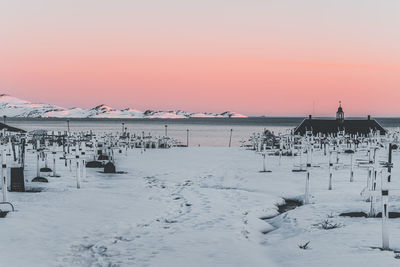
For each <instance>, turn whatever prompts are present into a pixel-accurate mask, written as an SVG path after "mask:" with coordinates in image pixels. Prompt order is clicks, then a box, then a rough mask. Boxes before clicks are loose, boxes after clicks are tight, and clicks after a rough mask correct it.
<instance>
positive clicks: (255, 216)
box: [0, 148, 400, 266]
mask: <svg viewBox="0 0 400 267" xmlns="http://www.w3.org/2000/svg"><path fill="white" fill-rule="evenodd" d="M28 156H29V157H30V158H32V159H33V156H34V155H32V154H29V155H28ZM360 156H362V152H361V154H360ZM399 158H400V157H399V156H398V155H397V154H396V155H395V166H396V163H397V162H396V161H398V160H399ZM268 159H270V160H271V159H273V162H268V164H269V167H270V168H271V169H272V171H273V172H272V173H259V172H258V170H259V169H260V168H261V166H262V165H261V164H262V161H261V157H260V156H259V155H257V154H255V153H254V152H252V151H245V150H243V149H239V148H230V149H229V148H190V149H185V148H175V149H171V150H148V151H146V152H145V153H143V154H141V153H140V151H139V150H134V151H130V154H129V156H128V158H125V157H124V156H119V159H118V161H117V168H118V170H123V171H126V172H127V173H126V174H118V175H106V174H102V173H98V172H97V170H94V169H88V177H87V179H86V181H84V182H83V183H82V188H81V189H80V190H77V189H76V188H75V187H76V185H75V178H74V174H75V172H74V171H72V172H71V173H70V172H69V170H68V169H66V168H65V167H64V166H63V165H62V164H63V162H60V164H59V166H58V170H59V171H60V174H61V178H49V179H50V183H49V184H44V185H34V186H42V187H44V188H45V191H43V192H41V193H10V194H9V198H10V200H11V201H12V202H13V203H14V204H15V206H16V208H17V210H18V211H17V212H15V213H10V214H8V216H7V217H6V218H5V219H1V220H0V237H1V239H0V258H1V259H2V260H3V263H4V264H6V265H5V266H186V265H189V264H190V265H191V266H274V265H277V266H313V265H314V266H321V265H341V266H352V265H353V266H354V265H355V264H357V263H362V264H364V265H365V266H370V265H373V263H379V262H380V263H384V264H385V265H386V266H397V265H398V264H400V260H397V259H395V258H394V253H393V252H381V251H379V250H376V249H375V250H374V249H371V247H373V246H380V226H381V224H380V220H379V219H361V218H359V219H358V218H354V219H352V218H341V217H338V216H337V215H338V214H339V213H340V212H345V211H361V210H363V211H368V207H369V206H368V205H369V203H367V202H365V201H364V199H363V198H362V197H361V196H360V194H359V193H360V191H361V190H362V188H363V187H364V186H365V178H366V170H365V169H356V172H355V182H353V183H349V182H348V169H343V170H342V169H340V170H337V171H335V174H334V175H335V176H334V190H333V191H328V190H326V189H327V166H326V163H327V160H326V158H325V157H323V156H322V155H321V156H319V157H316V158H315V161H316V162H319V163H321V167H320V168H313V170H312V174H311V194H312V195H313V198H312V204H311V205H306V206H301V207H299V208H297V209H295V210H292V211H289V212H287V213H285V214H283V215H280V216H278V217H275V218H273V219H270V220H268V222H267V221H263V220H261V219H260V218H261V217H270V216H273V215H277V214H278V212H277V208H276V206H275V204H279V203H283V199H282V198H297V199H298V198H301V197H302V195H303V192H304V179H305V174H304V173H292V172H291V168H292V159H291V158H283V160H282V166H279V165H278V160H277V157H273V158H271V157H269V158H268ZM342 160H343V161H345V160H347V158H343V159H342ZM27 162H31V161H30V160H28V161H27ZM324 164H325V165H324ZM27 170H29V171H27V172H26V177H27V178H29V179H31V178H32V177H33V176H34V167H33V165H32V166H31V165H29V166H28V168H27ZM399 173H400V172H399V171H397V169H396V168H395V169H394V173H393V177H394V182H393V187H396V188H400V183H399V181H397V180H399V179H397V177H399V175H398V174H399ZM396 198H397V203H400V202H399V201H398V200H400V197H395V196H393V197H392V198H391V203H392V204H391V207H392V209H397V210H398V211H400V204H397V203H394V202H395V199H396ZM377 207H378V209H379V207H380V206H379V204H378V205H377ZM328 216H329V217H332V218H328ZM325 219H329V220H332V221H333V222H335V223H340V224H341V225H343V227H341V228H338V229H333V230H322V229H320V228H319V227H317V226H316V225H317V224H318V223H321V222H322V221H323V220H325ZM390 228H391V247H393V248H399V249H400V231H399V230H400V219H397V220H396V219H393V220H390ZM273 229H275V230H273ZM270 230H273V231H271V232H269V233H268V234H265V235H264V234H262V232H267V231H270ZM307 241H311V242H310V247H311V248H310V249H308V250H301V249H299V248H298V245H299V244H304V243H305V242H307Z"/></svg>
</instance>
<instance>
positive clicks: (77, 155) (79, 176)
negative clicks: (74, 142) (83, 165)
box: [75, 149, 81, 189]
mask: <svg viewBox="0 0 400 267" xmlns="http://www.w3.org/2000/svg"><path fill="white" fill-rule="evenodd" d="M75 151H76V155H75V158H76V188H78V189H79V188H81V170H80V160H79V154H78V149H76V150H75Z"/></svg>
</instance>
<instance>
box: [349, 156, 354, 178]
mask: <svg viewBox="0 0 400 267" xmlns="http://www.w3.org/2000/svg"><path fill="white" fill-rule="evenodd" d="M353 181H354V171H353V153H352V154H351V156H350V182H353Z"/></svg>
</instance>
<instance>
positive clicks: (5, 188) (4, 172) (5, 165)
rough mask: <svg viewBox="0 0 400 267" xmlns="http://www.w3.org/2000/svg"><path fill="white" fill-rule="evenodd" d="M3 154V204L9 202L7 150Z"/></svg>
mask: <svg viewBox="0 0 400 267" xmlns="http://www.w3.org/2000/svg"><path fill="white" fill-rule="evenodd" d="M2 152H3V153H2V154H1V158H2V165H1V177H2V189H3V202H8V195H7V194H8V191H7V158H6V149H5V147H4V149H3V151H2Z"/></svg>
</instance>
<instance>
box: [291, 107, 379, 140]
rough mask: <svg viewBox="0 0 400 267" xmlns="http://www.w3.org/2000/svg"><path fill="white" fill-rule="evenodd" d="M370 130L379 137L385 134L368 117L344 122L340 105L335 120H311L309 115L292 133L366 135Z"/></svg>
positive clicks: (374, 121)
mask: <svg viewBox="0 0 400 267" xmlns="http://www.w3.org/2000/svg"><path fill="white" fill-rule="evenodd" d="M371 130H373V131H379V132H380V134H381V135H384V134H385V133H386V130H385V129H384V128H383V127H382V126H381V125H380V124H379V123H378V122H377V121H376V120H374V119H371V116H368V118H367V119H365V120H362V119H353V120H345V118H344V111H343V108H342V105H341V103H340V104H339V108H338V111H337V112H336V119H333V118H332V119H313V118H312V116H311V115H310V116H309V117H308V119H304V120H303V121H302V123H301V124H300V125H299V126H297V127H296V128H295V130H294V133H295V134H299V135H305V133H306V131H312V132H313V134H314V135H317V134H319V133H321V134H324V135H329V134H333V135H336V134H337V133H338V132H339V131H345V133H347V134H359V135H368V134H369V133H370V132H371Z"/></svg>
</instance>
